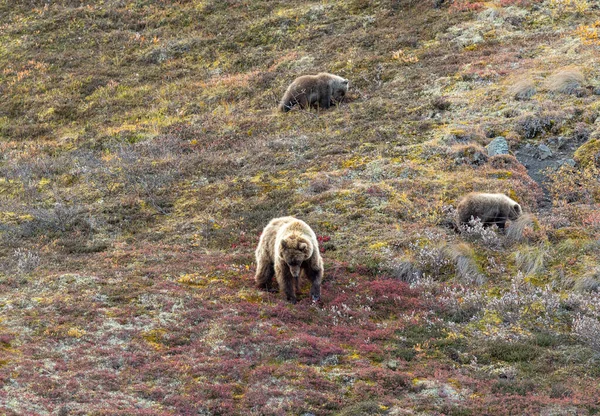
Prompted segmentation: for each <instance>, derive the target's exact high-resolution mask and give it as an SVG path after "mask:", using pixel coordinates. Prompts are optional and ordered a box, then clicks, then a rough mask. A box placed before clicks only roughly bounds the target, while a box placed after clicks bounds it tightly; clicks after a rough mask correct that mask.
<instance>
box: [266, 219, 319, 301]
mask: <svg viewBox="0 0 600 416" xmlns="http://www.w3.org/2000/svg"><path fill="white" fill-rule="evenodd" d="M300 272H303V273H304V276H305V277H306V278H307V279H308V280H310V282H311V283H312V286H311V288H310V294H311V297H312V300H313V301H315V302H316V301H319V300H320V298H321V281H322V280H323V259H322V258H321V254H320V253H319V243H318V242H317V236H316V235H315V233H314V232H313V230H312V229H311V228H310V227H309V226H308V224H306V223H305V222H304V221H301V220H298V219H296V218H294V217H281V218H274V219H272V220H271V222H269V224H268V225H267V226H266V227H265V229H264V230H263V232H262V235H261V236H260V241H259V242H258V247H257V248H256V276H255V281H256V286H257V287H259V288H261V289H266V290H269V289H271V281H272V279H273V275H275V278H276V279H277V283H278V284H279V290H280V292H281V291H283V292H284V293H285V296H286V299H287V300H288V301H290V302H291V303H296V301H297V299H296V293H298V292H299V284H298V279H299V277H300Z"/></svg>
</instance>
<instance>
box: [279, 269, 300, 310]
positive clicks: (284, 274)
mask: <svg viewBox="0 0 600 416" xmlns="http://www.w3.org/2000/svg"><path fill="white" fill-rule="evenodd" d="M275 276H276V277H277V283H279V290H283V293H284V294H285V298H286V300H287V301H288V302H291V303H293V304H296V302H297V299H296V293H295V291H294V277H293V276H292V273H290V269H289V267H288V266H287V264H283V265H280V264H277V266H276V267H275Z"/></svg>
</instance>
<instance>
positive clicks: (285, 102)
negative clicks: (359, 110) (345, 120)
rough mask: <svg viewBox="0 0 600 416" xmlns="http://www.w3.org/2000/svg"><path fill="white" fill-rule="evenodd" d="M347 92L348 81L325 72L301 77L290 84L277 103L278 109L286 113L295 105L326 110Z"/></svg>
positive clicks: (339, 100)
mask: <svg viewBox="0 0 600 416" xmlns="http://www.w3.org/2000/svg"><path fill="white" fill-rule="evenodd" d="M347 92H348V80H347V79H345V78H342V77H339V76H337V75H333V74H328V73H326V72H321V73H319V74H317V75H303V76H301V77H298V78H296V79H295V80H294V82H292V83H291V84H290V86H289V87H288V89H287V90H286V92H285V94H284V95H283V98H282V99H281V102H280V103H279V109H280V110H281V111H284V112H287V111H290V110H291V109H292V107H293V106H294V105H296V104H298V105H299V106H300V108H309V107H316V108H321V109H328V108H329V107H331V106H332V105H335V104H337V103H340V102H341V101H342V99H343V98H344V96H345V95H346V93H347Z"/></svg>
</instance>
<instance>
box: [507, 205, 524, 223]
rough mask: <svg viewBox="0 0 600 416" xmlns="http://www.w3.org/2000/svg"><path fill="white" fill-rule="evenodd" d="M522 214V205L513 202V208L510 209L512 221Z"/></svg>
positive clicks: (509, 216) (509, 215)
mask: <svg viewBox="0 0 600 416" xmlns="http://www.w3.org/2000/svg"><path fill="white" fill-rule="evenodd" d="M521 214H523V210H522V209H521V205H519V204H513V206H512V207H511V209H510V210H509V211H508V218H509V219H510V220H511V221H515V220H517V219H518V218H519V217H520V216H521Z"/></svg>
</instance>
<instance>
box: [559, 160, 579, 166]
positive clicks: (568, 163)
mask: <svg viewBox="0 0 600 416" xmlns="http://www.w3.org/2000/svg"><path fill="white" fill-rule="evenodd" d="M560 164H561V166H562V165H569V166H573V167H575V165H576V164H577V162H575V159H563V160H562V161H561V163H560Z"/></svg>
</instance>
